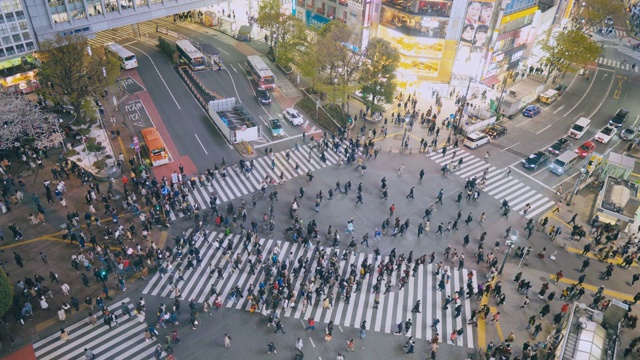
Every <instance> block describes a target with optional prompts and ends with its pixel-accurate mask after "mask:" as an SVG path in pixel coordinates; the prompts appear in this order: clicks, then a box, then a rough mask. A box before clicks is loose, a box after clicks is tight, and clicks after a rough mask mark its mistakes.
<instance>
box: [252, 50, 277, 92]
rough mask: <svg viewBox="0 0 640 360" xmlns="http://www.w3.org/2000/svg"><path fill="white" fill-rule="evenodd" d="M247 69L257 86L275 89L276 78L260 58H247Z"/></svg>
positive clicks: (256, 56) (255, 56)
mask: <svg viewBox="0 0 640 360" xmlns="http://www.w3.org/2000/svg"><path fill="white" fill-rule="evenodd" d="M247 69H248V70H249V73H250V74H251V76H252V77H253V79H254V80H255V81H256V82H257V83H258V85H259V86H261V87H263V88H266V89H271V90H273V89H275V88H276V77H275V76H274V75H273V73H272V72H271V69H269V67H268V66H267V64H265V63H264V60H262V58H261V57H260V56H258V55H251V56H247Z"/></svg>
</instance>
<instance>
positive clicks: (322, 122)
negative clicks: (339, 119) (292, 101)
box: [296, 96, 338, 132]
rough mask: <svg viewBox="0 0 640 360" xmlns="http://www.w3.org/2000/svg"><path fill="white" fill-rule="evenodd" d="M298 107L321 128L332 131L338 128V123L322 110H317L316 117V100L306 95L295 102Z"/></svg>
mask: <svg viewBox="0 0 640 360" xmlns="http://www.w3.org/2000/svg"><path fill="white" fill-rule="evenodd" d="M296 105H298V107H299V108H300V109H301V110H302V111H304V112H305V113H306V114H307V116H308V117H309V118H310V119H315V121H316V124H318V125H319V126H320V127H322V128H323V129H325V130H327V131H330V132H334V131H337V130H338V125H336V123H335V122H334V121H333V120H332V119H331V118H330V117H329V116H328V115H327V114H326V113H325V112H324V111H322V110H318V118H317V119H316V118H315V117H316V102H315V101H314V100H313V99H311V98H310V97H308V96H304V97H302V99H300V100H298V102H297V103H296Z"/></svg>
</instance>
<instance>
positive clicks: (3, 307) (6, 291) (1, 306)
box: [0, 269, 13, 318]
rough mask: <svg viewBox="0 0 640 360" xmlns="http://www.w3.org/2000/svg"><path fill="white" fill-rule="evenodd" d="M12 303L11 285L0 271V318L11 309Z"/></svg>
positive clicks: (0, 270)
mask: <svg viewBox="0 0 640 360" xmlns="http://www.w3.org/2000/svg"><path fill="white" fill-rule="evenodd" d="M12 303H13V284H11V280H9V277H8V276H7V273H6V272H4V270H2V269H0V318H1V317H3V316H4V314H6V313H7V311H9V309H11V305H12Z"/></svg>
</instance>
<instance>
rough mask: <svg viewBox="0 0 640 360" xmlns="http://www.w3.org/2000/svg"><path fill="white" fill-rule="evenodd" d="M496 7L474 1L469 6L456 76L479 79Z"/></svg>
mask: <svg viewBox="0 0 640 360" xmlns="http://www.w3.org/2000/svg"><path fill="white" fill-rule="evenodd" d="M494 6H495V2H493V1H476V0H474V1H469V3H468V4H467V12H466V14H465V19H464V26H463V28H462V34H461V35H460V41H459V42H458V50H457V52H456V57H455V60H454V64H453V75H454V76H457V77H463V78H467V77H473V78H477V77H478V76H479V75H480V70H481V69H482V66H483V63H484V54H485V52H486V50H487V38H488V35H489V26H490V25H491V17H492V16H493V9H494Z"/></svg>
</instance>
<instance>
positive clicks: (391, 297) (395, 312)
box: [142, 232, 477, 348]
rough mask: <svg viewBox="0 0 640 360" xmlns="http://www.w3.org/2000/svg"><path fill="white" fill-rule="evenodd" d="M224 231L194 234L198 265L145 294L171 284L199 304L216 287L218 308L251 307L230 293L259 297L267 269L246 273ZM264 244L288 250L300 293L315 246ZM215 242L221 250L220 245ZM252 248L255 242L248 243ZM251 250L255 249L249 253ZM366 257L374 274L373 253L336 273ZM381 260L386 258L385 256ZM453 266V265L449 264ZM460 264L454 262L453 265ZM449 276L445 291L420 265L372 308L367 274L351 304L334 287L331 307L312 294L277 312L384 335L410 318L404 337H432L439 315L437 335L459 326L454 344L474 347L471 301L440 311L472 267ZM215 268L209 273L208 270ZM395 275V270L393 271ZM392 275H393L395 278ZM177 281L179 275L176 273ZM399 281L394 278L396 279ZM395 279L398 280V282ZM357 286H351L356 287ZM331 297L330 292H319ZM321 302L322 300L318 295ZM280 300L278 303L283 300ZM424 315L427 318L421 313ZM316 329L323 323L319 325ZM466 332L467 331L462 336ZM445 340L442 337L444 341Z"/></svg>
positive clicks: (430, 269) (168, 290) (153, 282)
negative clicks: (300, 266)
mask: <svg viewBox="0 0 640 360" xmlns="http://www.w3.org/2000/svg"><path fill="white" fill-rule="evenodd" d="M224 237H225V235H224V234H223V233H218V232H211V233H209V234H208V235H207V236H206V237H205V236H199V235H196V239H195V246H196V247H198V249H200V253H201V256H202V258H203V261H202V265H201V266H200V267H196V268H195V269H191V270H189V271H185V272H184V274H183V277H184V281H174V280H173V277H171V276H169V275H164V276H162V275H160V274H159V273H157V274H155V275H154V276H153V277H151V278H150V279H149V281H148V284H147V286H146V287H145V288H144V290H143V291H142V293H143V294H148V295H158V296H162V297H169V298H174V297H175V296H174V291H173V286H178V287H179V288H180V290H181V297H182V299H192V298H193V299H196V301H197V302H198V303H202V302H204V301H205V300H210V301H211V302H212V301H213V299H210V297H211V294H210V291H211V288H212V287H213V288H215V289H216V290H217V291H218V293H220V294H221V296H222V298H223V299H224V300H223V305H222V307H224V308H229V309H244V310H249V309H250V308H251V302H250V301H249V300H247V299H246V298H245V297H243V298H240V299H238V301H237V302H234V301H233V300H232V299H231V298H230V297H229V294H230V292H231V291H232V290H233V289H234V288H235V287H236V286H239V287H240V289H241V290H242V292H243V294H246V291H247V289H248V288H249V286H250V285H253V286H254V288H255V293H254V296H257V295H256V294H257V290H258V288H259V284H260V281H262V280H263V279H264V271H265V268H264V266H263V267H260V266H258V269H257V270H256V273H255V274H253V275H252V274H250V272H249V265H248V261H247V257H248V253H247V252H246V250H244V249H243V246H244V245H243V242H242V241H241V239H240V235H233V234H232V235H229V236H228V237H226V238H224ZM229 241H233V244H234V249H233V251H231V252H230V253H229V254H228V255H225V254H224V248H225V247H226V246H227V244H228V242H229ZM260 243H261V244H262V249H263V252H262V254H263V255H264V259H265V261H272V260H271V256H272V255H273V254H274V249H276V247H278V248H279V249H280V250H279V253H280V254H281V255H280V256H281V257H282V259H281V261H283V262H284V261H286V260H285V259H286V258H287V257H288V256H289V255H287V254H290V253H291V254H292V256H291V259H292V262H291V264H290V266H289V269H290V270H291V272H290V274H291V277H292V283H293V284H294V286H295V288H294V291H295V292H296V294H299V291H300V286H301V284H302V283H303V282H304V281H307V280H308V279H309V276H312V275H313V274H315V270H316V266H317V261H316V260H317V258H315V259H311V257H312V256H313V251H314V249H313V248H307V247H306V246H304V245H302V244H298V243H292V242H289V241H279V240H273V239H260ZM219 244H220V245H221V246H222V249H219V248H218V246H219ZM250 246H251V248H250V249H252V250H253V244H252V245H250ZM322 250H324V251H326V252H327V258H331V256H332V254H333V253H335V252H338V254H337V255H338V258H339V259H340V258H341V257H342V254H343V251H342V250H339V249H334V248H322ZM253 252H254V253H255V251H253ZM236 254H241V257H242V265H241V266H240V270H237V271H233V270H232V269H231V266H229V264H230V261H229V259H230V258H231V259H233V258H234V257H235V256H236ZM300 257H302V258H303V259H304V258H309V259H311V261H310V263H312V266H311V271H310V272H309V274H305V273H304V272H302V273H296V272H294V271H293V269H294V267H296V266H297V259H298V258H300ZM365 259H367V261H368V262H369V263H370V264H373V266H374V274H373V276H377V268H376V266H377V264H378V263H377V262H376V261H375V259H374V255H373V254H365V253H355V254H353V253H351V254H350V256H349V259H348V261H349V263H348V264H347V262H341V264H340V267H339V269H340V275H341V276H343V278H348V277H349V274H350V271H351V267H350V265H351V264H355V266H356V268H359V267H358V266H359V264H361V263H362V261H363V260H365ZM384 260H385V261H386V260H388V259H384ZM449 265H451V264H449ZM456 265H458V264H456ZM217 267H220V268H221V269H223V270H224V274H223V276H224V278H223V279H218V276H217V274H216V272H215V269H216V268H217ZM445 268H446V269H447V271H448V273H449V275H450V280H447V281H446V284H445V289H444V291H442V292H440V291H437V289H436V285H437V284H438V282H439V281H440V279H441V278H442V279H444V275H443V273H440V276H436V274H435V264H426V265H422V266H420V268H419V269H418V271H417V274H416V276H415V277H409V281H408V283H407V284H406V285H405V287H404V288H403V289H402V290H399V286H398V284H394V287H393V290H392V291H391V292H389V293H388V294H386V295H383V294H382V293H381V295H380V304H379V305H378V306H379V308H378V309H374V308H373V306H374V294H373V291H372V289H373V285H374V283H375V278H373V277H372V276H367V277H365V278H364V279H363V281H362V289H361V290H360V291H358V292H353V293H352V295H351V298H350V301H349V303H348V304H347V303H345V301H344V296H342V295H340V294H339V287H338V286H337V285H336V286H334V288H333V289H332V290H331V291H332V294H331V295H332V298H333V299H335V300H334V303H333V306H332V307H330V308H324V307H323V305H322V301H319V300H318V299H316V296H315V293H314V294H313V301H312V302H311V303H310V304H309V306H308V307H307V309H306V311H304V312H303V311H302V310H303V309H302V305H301V304H302V300H301V299H298V298H296V299H295V301H293V302H292V303H293V304H292V305H293V306H290V307H288V308H286V309H280V310H279V316H284V317H292V318H296V319H302V320H303V321H306V320H307V319H308V318H309V317H313V318H314V319H316V321H317V323H318V324H316V326H318V325H319V324H320V323H328V322H329V321H333V322H334V324H335V325H336V326H348V327H356V328H357V327H359V326H360V323H361V322H362V321H366V322H367V328H368V330H371V331H380V332H385V333H392V332H395V331H396V330H397V325H398V323H399V322H404V321H405V320H407V319H409V318H411V320H412V322H413V326H412V327H411V330H410V332H409V334H407V335H406V336H410V335H411V336H414V337H415V338H417V339H431V338H432V337H433V335H434V332H433V330H432V328H431V326H432V320H433V319H434V318H438V319H439V320H440V325H438V330H439V331H440V334H441V335H440V336H441V338H444V337H446V336H448V335H449V334H450V333H451V332H452V331H454V330H457V329H460V328H462V329H463V331H464V333H463V336H460V337H459V338H458V340H457V343H456V344H457V345H459V346H466V347H469V348H474V347H475V345H474V339H473V331H472V329H471V326H470V325H467V321H468V320H469V318H470V314H471V303H470V299H460V300H459V301H458V304H461V305H462V311H461V316H460V317H458V318H456V317H455V311H454V310H453V309H454V308H455V306H456V304H453V303H452V304H450V305H449V308H448V310H444V309H443V308H442V307H443V299H444V297H445V295H451V296H453V294H454V292H455V291H457V290H459V289H461V288H462V289H465V290H466V284H467V282H468V277H467V276H468V274H469V272H470V270H467V269H464V268H461V269H458V267H457V266H456V267H454V266H448V265H445ZM178 269H182V270H183V271H184V270H185V269H186V261H184V262H182V263H180V262H178V265H176V267H175V268H174V274H175V272H177V271H178ZM211 271H213V274H211V273H210V272H211ZM394 274H395V273H394ZM473 275H474V276H473V277H472V281H471V282H472V285H473V288H474V291H475V289H477V280H476V278H475V275H476V274H475V272H474V274H473ZM394 278H395V276H394ZM176 279H177V276H176ZM395 279H397V278H395ZM396 281H397V280H396ZM354 289H355V287H354ZM384 289H385V285H384V282H383V285H382V290H383V291H384ZM324 296H329V294H326V295H323V297H324ZM320 300H322V299H320ZM418 300H420V301H421V306H420V312H421V313H422V314H423V315H418V316H413V313H411V309H412V308H413V306H414V304H415V303H416V301H418ZM281 304H282V303H281ZM425 315H426V317H425ZM319 327H320V328H321V327H322V325H320V326H319ZM442 329H446V330H447V333H446V334H445V333H443V332H441V330H442ZM465 334H466V335H465ZM443 341H444V340H443Z"/></svg>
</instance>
